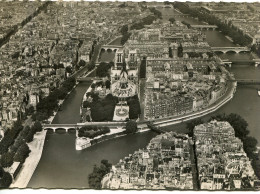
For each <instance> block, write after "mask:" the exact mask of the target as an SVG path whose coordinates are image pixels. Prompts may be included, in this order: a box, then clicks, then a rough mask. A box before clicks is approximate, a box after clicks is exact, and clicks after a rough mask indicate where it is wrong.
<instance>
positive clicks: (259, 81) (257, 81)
mask: <svg viewBox="0 0 260 194" xmlns="http://www.w3.org/2000/svg"><path fill="white" fill-rule="evenodd" d="M230 81H232V82H237V84H240V85H260V79H233V80H230Z"/></svg>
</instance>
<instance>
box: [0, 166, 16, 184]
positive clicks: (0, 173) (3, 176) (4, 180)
mask: <svg viewBox="0 0 260 194" xmlns="http://www.w3.org/2000/svg"><path fill="white" fill-rule="evenodd" d="M12 181H13V178H12V176H11V174H10V173H9V172H6V171H5V170H4V169H3V167H2V166H0V188H8V187H9V186H10V185H11V183H12Z"/></svg>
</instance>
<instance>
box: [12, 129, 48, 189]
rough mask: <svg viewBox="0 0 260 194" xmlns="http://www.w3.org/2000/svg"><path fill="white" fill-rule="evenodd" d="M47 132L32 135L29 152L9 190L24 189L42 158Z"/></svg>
mask: <svg viewBox="0 0 260 194" xmlns="http://www.w3.org/2000/svg"><path fill="white" fill-rule="evenodd" d="M46 133H47V131H41V132H38V133H36V134H35V135H34V139H33V141H32V142H30V143H28V146H29V148H30V150H31V152H30V154H29V157H28V158H26V160H25V162H24V163H23V165H22V168H21V170H20V172H19V173H18V175H17V177H16V179H15V180H14V181H13V183H12V184H11V185H10V188H26V187H27V185H28V183H29V181H30V179H31V177H32V175H33V173H34V171H35V169H36V167H37V165H38V163H39V161H40V159H41V156H42V151H43V146H44V141H45V137H46Z"/></svg>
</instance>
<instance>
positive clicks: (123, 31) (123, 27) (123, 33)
mask: <svg viewBox="0 0 260 194" xmlns="http://www.w3.org/2000/svg"><path fill="white" fill-rule="evenodd" d="M120 32H121V34H122V35H125V34H127V32H128V25H127V24H125V25H123V26H122V27H121V29H120Z"/></svg>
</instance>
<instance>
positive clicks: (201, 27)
mask: <svg viewBox="0 0 260 194" xmlns="http://www.w3.org/2000/svg"><path fill="white" fill-rule="evenodd" d="M190 26H191V27H192V28H196V29H199V30H210V29H212V30H215V29H216V28H218V26H216V25H207V24H205V25H190Z"/></svg>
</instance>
